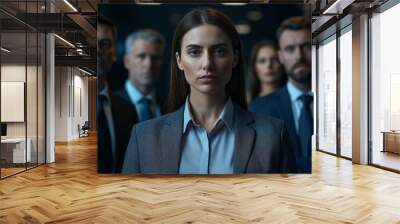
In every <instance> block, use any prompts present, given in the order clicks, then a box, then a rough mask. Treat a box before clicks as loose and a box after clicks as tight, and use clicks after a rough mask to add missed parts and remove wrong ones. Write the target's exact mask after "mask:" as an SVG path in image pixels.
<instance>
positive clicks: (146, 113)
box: [139, 97, 154, 121]
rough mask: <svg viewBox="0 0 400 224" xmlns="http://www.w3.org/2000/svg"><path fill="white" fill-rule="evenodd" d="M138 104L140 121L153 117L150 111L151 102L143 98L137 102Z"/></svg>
mask: <svg viewBox="0 0 400 224" xmlns="http://www.w3.org/2000/svg"><path fill="white" fill-rule="evenodd" d="M139 104H140V107H139V108H140V110H139V114H140V121H145V120H149V119H152V118H153V117H154V114H153V112H152V111H151V109H150V106H151V101H150V100H149V99H147V98H146V97H143V98H142V99H141V100H140V101H139Z"/></svg>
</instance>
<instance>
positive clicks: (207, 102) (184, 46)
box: [122, 8, 295, 174]
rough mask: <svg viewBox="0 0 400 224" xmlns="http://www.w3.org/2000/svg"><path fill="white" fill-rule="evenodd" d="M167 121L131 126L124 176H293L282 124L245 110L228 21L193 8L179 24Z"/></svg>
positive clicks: (236, 43)
mask: <svg viewBox="0 0 400 224" xmlns="http://www.w3.org/2000/svg"><path fill="white" fill-rule="evenodd" d="M172 58H174V60H172V62H171V82H170V93H169V98H168V101H167V103H168V110H169V112H171V113H169V114H167V115H164V116H162V117H159V118H156V119H153V120H149V121H146V122H142V123H140V124H138V125H136V126H135V127H134V128H133V130H132V134H131V138H130V142H129V144H128V148H127V150H126V154H125V160H124V165H123V169H122V172H123V173H126V174H129V173H144V174H234V173H235V174H236V173H288V172H295V170H294V167H292V165H293V164H294V161H293V154H292V151H291V148H290V146H289V145H288V140H287V132H286V129H285V127H284V124H283V121H281V120H277V119H274V118H271V117H267V116H262V115H255V114H253V113H250V112H248V111H246V101H245V93H244V70H243V68H244V65H243V59H242V44H241V41H240V38H239V35H238V33H237V31H236V29H235V27H234V26H233V24H232V22H231V21H230V19H229V18H228V17H227V16H225V15H224V14H223V13H222V12H220V11H218V10H215V9H211V8H208V9H195V10H192V11H190V12H189V13H188V14H186V15H185V16H184V17H183V19H182V20H181V21H180V22H179V24H178V25H177V28H176V31H175V35H174V39H173V45H172Z"/></svg>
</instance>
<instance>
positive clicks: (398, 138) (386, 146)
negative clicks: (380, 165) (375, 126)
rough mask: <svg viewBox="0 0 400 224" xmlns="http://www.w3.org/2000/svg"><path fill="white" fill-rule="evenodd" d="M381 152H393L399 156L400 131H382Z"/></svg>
mask: <svg viewBox="0 0 400 224" xmlns="http://www.w3.org/2000/svg"><path fill="white" fill-rule="evenodd" d="M381 133H382V134H383V150H382V152H393V153H397V154H400V131H382V132H381Z"/></svg>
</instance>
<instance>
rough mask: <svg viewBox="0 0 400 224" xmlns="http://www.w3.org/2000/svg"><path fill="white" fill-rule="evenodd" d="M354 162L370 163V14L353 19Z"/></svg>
mask: <svg viewBox="0 0 400 224" xmlns="http://www.w3.org/2000/svg"><path fill="white" fill-rule="evenodd" d="M352 29H353V31H352V32H353V34H352V38H353V40H352V44H353V59H352V60H353V80H352V82H353V83H352V87H353V90H352V91H353V92H352V94H353V102H352V104H353V105H352V106H353V114H352V115H353V116H352V117H353V118H352V122H353V128H352V135H353V138H352V145H353V153H352V157H353V162H354V163H358V164H367V163H368V15H361V16H360V17H357V18H354V19H353V25H352Z"/></svg>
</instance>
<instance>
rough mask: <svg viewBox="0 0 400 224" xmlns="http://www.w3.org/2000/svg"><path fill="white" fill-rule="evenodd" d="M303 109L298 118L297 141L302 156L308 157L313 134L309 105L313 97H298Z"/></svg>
mask: <svg viewBox="0 0 400 224" xmlns="http://www.w3.org/2000/svg"><path fill="white" fill-rule="evenodd" d="M300 100H301V102H302V103H303V107H302V109H301V112H300V117H299V130H298V133H299V134H298V135H299V141H300V145H301V152H302V155H303V156H310V154H311V135H312V133H313V118H312V114H311V109H310V104H311V103H312V101H313V97H312V96H309V95H305V94H304V95H302V96H300Z"/></svg>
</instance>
